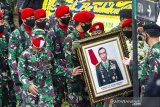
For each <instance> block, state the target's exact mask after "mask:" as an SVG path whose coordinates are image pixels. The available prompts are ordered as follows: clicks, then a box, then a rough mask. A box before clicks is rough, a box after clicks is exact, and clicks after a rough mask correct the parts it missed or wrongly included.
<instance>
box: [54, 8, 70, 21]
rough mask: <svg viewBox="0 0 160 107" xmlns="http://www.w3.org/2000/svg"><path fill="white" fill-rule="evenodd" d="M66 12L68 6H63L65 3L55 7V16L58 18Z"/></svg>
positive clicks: (67, 11)
mask: <svg viewBox="0 0 160 107" xmlns="http://www.w3.org/2000/svg"><path fill="white" fill-rule="evenodd" d="M66 13H69V7H68V6H65V5H62V6H59V7H58V8H57V9H56V13H55V15H56V17H57V18H60V17H62V16H63V15H65V14H66Z"/></svg>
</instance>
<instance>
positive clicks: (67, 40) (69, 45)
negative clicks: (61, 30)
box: [64, 36, 74, 68]
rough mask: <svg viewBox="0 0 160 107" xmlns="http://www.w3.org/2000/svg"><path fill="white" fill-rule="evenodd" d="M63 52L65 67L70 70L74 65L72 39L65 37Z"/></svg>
mask: <svg viewBox="0 0 160 107" xmlns="http://www.w3.org/2000/svg"><path fill="white" fill-rule="evenodd" d="M64 52H65V58H66V61H67V65H66V66H67V67H70V68H74V65H73V62H72V39H71V37H70V36H67V37H66V38H65V45H64Z"/></svg>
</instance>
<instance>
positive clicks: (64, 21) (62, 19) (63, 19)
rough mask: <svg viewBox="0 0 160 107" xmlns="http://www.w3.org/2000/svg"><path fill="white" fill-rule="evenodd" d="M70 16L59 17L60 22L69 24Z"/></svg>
mask: <svg viewBox="0 0 160 107" xmlns="http://www.w3.org/2000/svg"><path fill="white" fill-rule="evenodd" d="M70 19H71V18H70V17H67V18H61V22H62V23H63V24H65V25H68V24H69V21H70Z"/></svg>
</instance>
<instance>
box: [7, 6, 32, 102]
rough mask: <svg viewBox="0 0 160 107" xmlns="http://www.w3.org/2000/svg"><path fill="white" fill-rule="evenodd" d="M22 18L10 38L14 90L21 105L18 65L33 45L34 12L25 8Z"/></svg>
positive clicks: (9, 59) (10, 60)
mask: <svg viewBox="0 0 160 107" xmlns="http://www.w3.org/2000/svg"><path fill="white" fill-rule="evenodd" d="M21 18H22V21H23V24H22V25H21V26H20V27H19V28H18V29H16V30H14V31H13V32H12V34H11V37H10V38H9V46H8V53H9V55H8V63H9V67H10V70H11V76H12V79H13V81H14V83H15V84H14V90H15V92H16V99H17V101H19V104H21V96H20V95H21V91H20V89H21V87H20V86H21V85H22V84H21V83H20V81H19V78H18V72H17V64H18V57H19V56H20V54H21V53H22V52H23V51H24V50H25V49H27V48H28V47H29V46H30V45H31V41H30V38H31V33H32V28H33V27H34V10H33V9H31V8H25V9H23V10H22V11H21Z"/></svg>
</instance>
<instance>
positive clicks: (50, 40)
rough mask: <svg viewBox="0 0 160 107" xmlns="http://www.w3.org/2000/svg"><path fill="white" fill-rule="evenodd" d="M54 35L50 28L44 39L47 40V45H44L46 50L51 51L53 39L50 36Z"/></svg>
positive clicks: (52, 49)
mask: <svg viewBox="0 0 160 107" xmlns="http://www.w3.org/2000/svg"><path fill="white" fill-rule="evenodd" d="M53 35H54V32H53V31H52V30H50V31H49V32H48V34H47V36H46V41H47V45H46V48H47V49H48V50H51V51H52V52H53V51H54V45H53V43H54V41H53V40H52V37H53Z"/></svg>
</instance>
